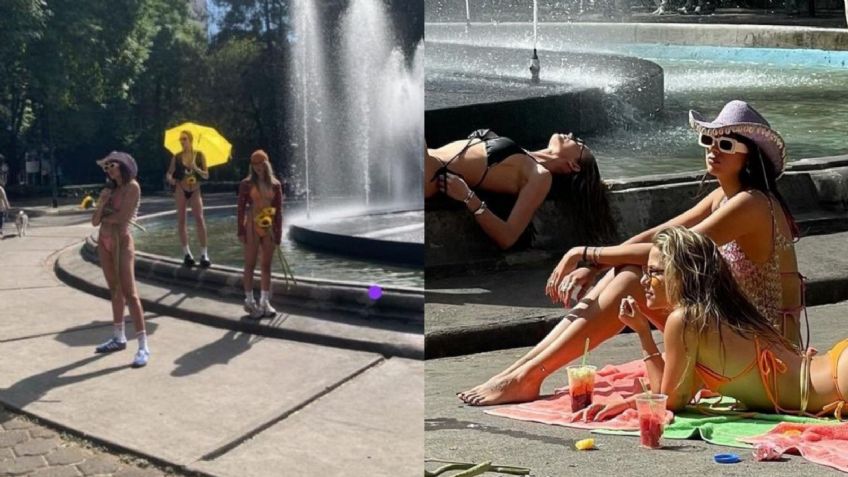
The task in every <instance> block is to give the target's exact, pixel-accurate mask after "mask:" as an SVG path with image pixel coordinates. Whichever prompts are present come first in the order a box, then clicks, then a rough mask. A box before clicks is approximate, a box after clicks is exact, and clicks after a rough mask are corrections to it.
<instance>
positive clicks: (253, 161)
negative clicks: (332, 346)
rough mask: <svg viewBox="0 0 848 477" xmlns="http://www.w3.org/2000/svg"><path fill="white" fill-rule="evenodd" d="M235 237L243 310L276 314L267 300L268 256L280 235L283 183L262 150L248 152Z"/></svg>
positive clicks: (278, 244)
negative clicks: (240, 248) (240, 254)
mask: <svg viewBox="0 0 848 477" xmlns="http://www.w3.org/2000/svg"><path fill="white" fill-rule="evenodd" d="M238 238H239V241H241V243H243V244H244V277H243V281H242V283H243V284H244V296H245V298H244V310H245V311H246V312H248V313H249V314H250V316H251V317H252V318H261V317H263V316H264V317H271V316H275V315H276V314H277V310H275V309H274V307H272V306H271V303H270V300H271V259H273V258H274V251H275V248H276V247H279V246H280V243H281V242H282V239H283V185H282V183H281V182H280V181H279V180H278V179H277V178H276V177H274V170H273V169H272V167H271V161H269V160H268V154H266V153H265V151H262V150H259V151H255V152H254V153H253V154H251V155H250V172H249V173H248V176H247V178H245V179H244V180H242V181H241V183H240V184H239V194H238ZM257 254H258V255H259V257H260V267H261V270H262V276H261V282H260V286H261V292H260V293H261V295H260V298H259V304H258V305H257V304H256V300H255V298H254V297H253V270H254V269H255V268H256V257H257Z"/></svg>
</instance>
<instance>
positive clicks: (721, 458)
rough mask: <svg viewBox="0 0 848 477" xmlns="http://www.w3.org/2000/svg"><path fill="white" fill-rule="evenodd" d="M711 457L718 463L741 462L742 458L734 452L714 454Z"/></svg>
mask: <svg viewBox="0 0 848 477" xmlns="http://www.w3.org/2000/svg"><path fill="white" fill-rule="evenodd" d="M713 458H714V459H715V461H716V462H718V463H719V464H736V463H738V462H742V459H740V458H739V456H738V455H736V454H716V455H715V456H714V457H713Z"/></svg>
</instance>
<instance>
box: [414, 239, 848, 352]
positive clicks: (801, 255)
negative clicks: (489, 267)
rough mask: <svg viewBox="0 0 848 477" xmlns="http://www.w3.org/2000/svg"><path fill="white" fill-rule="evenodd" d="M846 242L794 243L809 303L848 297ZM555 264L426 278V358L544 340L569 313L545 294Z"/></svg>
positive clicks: (816, 303)
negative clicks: (805, 278)
mask: <svg viewBox="0 0 848 477" xmlns="http://www.w3.org/2000/svg"><path fill="white" fill-rule="evenodd" d="M845 244H848V232H840V233H833V234H826V235H811V236H807V237H804V238H802V239H801V240H800V241H799V242H798V243H797V244H796V253H797V256H798V263H799V268H800V270H801V272H802V273H803V274H804V275H805V276H806V277H807V303H808V305H821V304H825V303H834V302H837V301H842V300H848V256H846V255H845V253H844V250H845ZM554 266H556V262H551V263H548V264H546V265H545V266H534V267H524V268H518V267H516V268H513V269H510V270H506V271H501V272H497V273H485V272H479V273H477V274H475V275H470V274H465V275H455V276H451V277H446V278H432V277H428V279H427V290H426V303H425V305H424V310H425V314H426V316H427V320H426V321H425V333H426V337H425V346H426V348H425V349H426V354H427V357H428V358H438V357H445V356H456V355H460V354H470V353H477V352H481V351H491V350H495V349H504V348H510V347H518V346H530V345H532V344H535V343H537V342H538V341H540V340H541V338H542V337H543V336H544V335H545V334H547V332H548V331H549V330H550V329H551V328H553V326H555V325H556V323H558V322H559V320H560V319H561V318H562V316H563V315H564V314H565V312H564V311H563V308H562V306H560V305H554V304H552V303H551V302H550V300H549V299H548V297H547V296H545V290H544V287H545V282H546V281H547V279H548V276H549V275H550V273H551V270H553V268H554ZM811 322H813V323H814V320H813V318H812V317H811ZM814 326H818V324H816V323H814Z"/></svg>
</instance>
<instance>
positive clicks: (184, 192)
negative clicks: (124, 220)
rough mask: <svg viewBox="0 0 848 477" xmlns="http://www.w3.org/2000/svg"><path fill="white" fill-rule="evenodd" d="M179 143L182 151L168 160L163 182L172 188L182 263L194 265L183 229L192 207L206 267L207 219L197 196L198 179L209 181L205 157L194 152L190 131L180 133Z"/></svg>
mask: <svg viewBox="0 0 848 477" xmlns="http://www.w3.org/2000/svg"><path fill="white" fill-rule="evenodd" d="M180 144H182V147H183V150H182V151H181V152H180V153H178V154H177V155H175V156H173V157H172V158H171V164H170V165H169V166H168V173H167V175H166V179H167V180H168V184H171V186H173V187H174V200H176V202H177V228H178V229H179V233H180V244H182V246H183V254H184V257H183V264H184V265H185V266H187V267H193V266H194V265H195V261H194V257H193V256H192V254H191V248H190V247H189V245H188V230H187V228H186V209H187V207H188V205H189V204H191V215H193V216H194V220H195V224H196V225H197V239H198V240H199V241H200V266H201V267H203V268H208V267H209V266H210V265H212V262H211V261H210V260H209V250H207V248H206V220H205V219H204V217H203V198H202V197H201V196H200V181H199V180H198V177H200V178H201V179H204V180H206V179H209V171H208V169H207V168H206V158H205V157H204V156H203V153H202V152H200V151H195V150H194V146H193V144H194V136H192V134H191V132H189V131H181V132H180Z"/></svg>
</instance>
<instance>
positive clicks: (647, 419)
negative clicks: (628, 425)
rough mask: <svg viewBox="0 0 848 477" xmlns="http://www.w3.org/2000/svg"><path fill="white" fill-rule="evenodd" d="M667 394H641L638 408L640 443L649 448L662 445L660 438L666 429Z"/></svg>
mask: <svg viewBox="0 0 848 477" xmlns="http://www.w3.org/2000/svg"><path fill="white" fill-rule="evenodd" d="M667 399H668V397H667V396H666V395H665V394H650V393H647V394H639V395H637V396H636V409H637V410H638V411H639V443H640V444H641V445H642V447H646V448H648V449H659V448H660V447H662V444H660V438H661V437H662V434H663V430H664V429H665V404H666V400H667Z"/></svg>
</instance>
